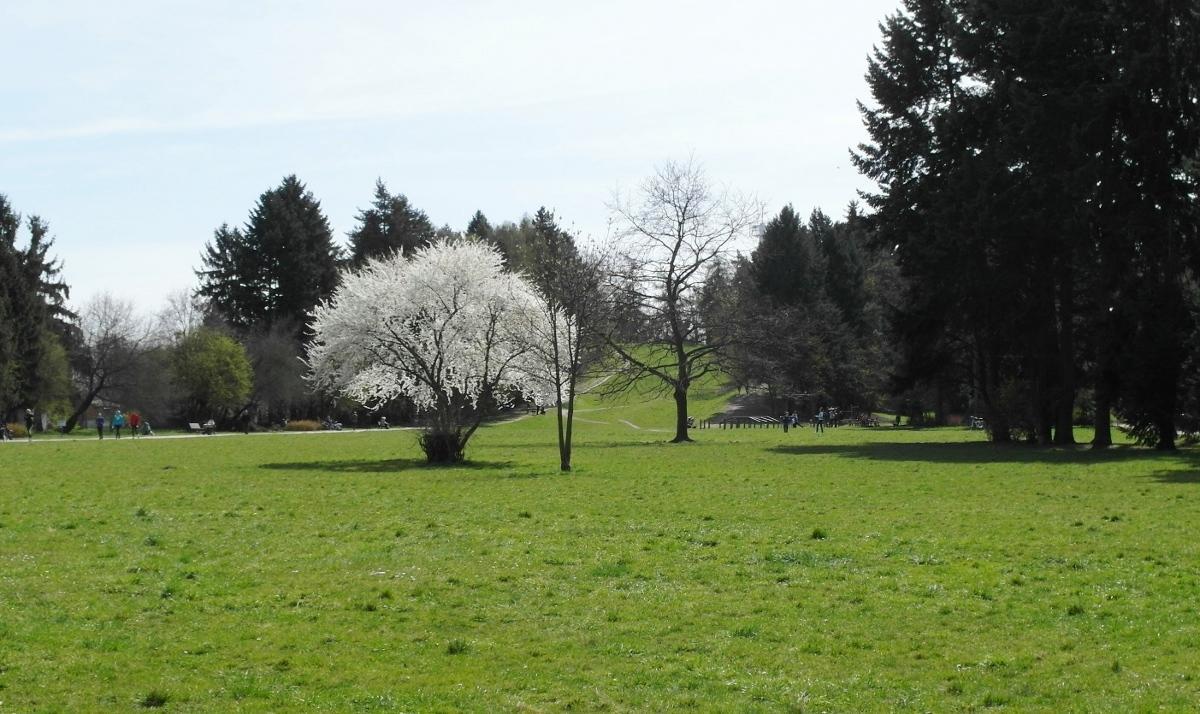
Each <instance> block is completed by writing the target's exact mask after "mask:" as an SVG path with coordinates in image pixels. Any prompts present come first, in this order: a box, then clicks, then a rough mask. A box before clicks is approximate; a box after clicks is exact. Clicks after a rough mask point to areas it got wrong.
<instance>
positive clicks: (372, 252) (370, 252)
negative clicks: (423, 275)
mask: <svg viewBox="0 0 1200 714" xmlns="http://www.w3.org/2000/svg"><path fill="white" fill-rule="evenodd" d="M433 235H434V229H433V224H432V223H430V222H429V217H428V216H426V215H425V213H424V212H423V211H420V210H418V209H416V208H414V207H412V206H411V205H410V204H409V202H408V199H407V198H405V197H404V195H403V194H397V195H394V196H393V195H392V194H390V193H388V190H387V186H385V185H384V183H383V179H379V180H377V181H376V182H375V198H374V200H373V201H372V203H371V207H370V208H367V209H364V210H361V211H359V214H358V226H356V227H355V229H354V230H353V231H351V232H350V263H351V265H352V266H355V267H357V266H361V265H363V264H364V263H366V262H367V261H368V260H370V259H371V258H381V257H384V256H387V255H390V254H391V253H393V252H399V253H401V254H403V255H410V254H411V253H412V252H413V251H414V250H416V249H418V248H421V247H423V246H426V245H428V244H429V243H430V242H432V241H433Z"/></svg>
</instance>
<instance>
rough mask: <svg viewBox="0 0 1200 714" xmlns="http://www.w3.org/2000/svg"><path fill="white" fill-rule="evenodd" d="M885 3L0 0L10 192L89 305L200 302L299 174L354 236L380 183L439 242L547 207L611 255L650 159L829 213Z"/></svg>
mask: <svg viewBox="0 0 1200 714" xmlns="http://www.w3.org/2000/svg"><path fill="white" fill-rule="evenodd" d="M898 5H899V0H840V1H839V2H836V3H831V2H825V1H823V0H822V1H818V0H804V1H798V0H790V1H788V0H780V1H777V2H765V1H756V0H743V1H741V2H736V3H734V2H728V0H725V1H722V2H707V1H696V2H681V1H675V2H666V1H654V0H641V1H636V0H631V1H627V0H609V1H607V2H603V3H574V2H561V0H557V1H555V2H542V1H540V0H531V1H524V0H508V1H506V2H489V1H474V0H471V1H467V0H462V1H456V0H445V1H443V2H437V3H429V2H420V3H418V2H412V1H411V0H409V1H393V2H383V1H378V2H356V1H353V0H340V1H338V2H304V1H302V0H301V1H297V0H289V1H288V2H281V1H274V0H259V1H256V2H244V1H243V0H238V1H236V2H226V1H224V0H208V1H207V2H200V1H196V2H169V1H162V0H156V1H154V2H136V1H126V2H121V1H120V0H118V1H117V2H114V3H96V2H91V1H90V0H88V1H86V2H76V1H63V2H53V3H47V2H44V1H43V0H4V2H3V3H0V27H3V28H5V31H4V42H3V43H0V66H4V67H5V68H6V71H5V78H4V91H3V99H2V101H0V194H4V195H6V196H7V197H8V199H9V201H10V202H11V203H12V204H13V205H14V207H15V208H16V209H17V210H18V211H20V212H21V213H23V214H25V215H31V214H36V215H40V216H42V217H43V218H44V219H46V220H47V221H48V222H49V224H50V227H51V232H52V234H53V235H54V236H55V239H56V242H55V250H56V252H57V254H58V255H59V257H60V258H61V259H62V262H63V264H64V274H65V277H66V279H67V282H68V283H69V284H70V285H71V286H72V294H71V297H72V302H73V303H74V304H76V305H79V304H81V303H83V302H85V301H86V300H88V299H89V298H90V297H92V296H93V295H96V294H98V293H100V292H103V291H108V292H111V293H113V294H115V295H118V296H120V297H124V298H128V299H131V300H134V301H135V302H136V303H137V304H138V305H139V307H140V309H142V310H143V311H145V312H147V313H151V312H154V311H156V310H157V309H159V308H160V307H161V305H162V303H163V302H164V301H165V297H166V296H167V295H168V294H171V293H174V292H177V291H180V290H187V289H190V288H193V287H195V284H196V279H195V275H194V273H193V270H194V269H195V268H197V267H199V265H200V255H201V252H202V251H203V249H204V245H205V243H206V242H207V241H209V240H210V239H211V237H212V232H213V230H214V229H215V228H216V227H217V226H219V225H221V224H222V223H226V222H228V223H230V224H242V223H244V222H245V220H246V217H247V215H248V213H249V211H250V209H251V208H252V207H253V205H254V203H255V201H256V200H257V198H258V197H259V195H260V194H261V193H262V192H263V191H265V190H267V189H269V188H271V187H273V186H276V185H278V184H279V182H280V180H281V179H282V178H283V177H284V176H286V175H288V174H293V173H294V174H296V175H298V176H299V177H300V179H301V180H302V181H304V182H305V184H306V185H307V186H308V188H309V189H310V190H311V191H312V192H313V194H314V195H315V196H316V198H317V199H318V200H320V202H321V205H322V207H323V209H324V211H325V214H326V215H327V216H328V218H329V221H330V224H331V226H332V228H333V230H334V234H335V238H336V240H338V241H339V242H341V243H345V242H346V233H347V232H348V231H350V230H351V229H353V227H354V225H355V216H356V215H357V213H358V211H359V210H360V209H361V208H363V207H365V206H367V205H368V204H369V203H370V200H371V196H372V192H373V189H374V184H375V180H376V179H377V178H381V179H383V181H384V182H385V183H386V184H387V186H388V188H389V189H390V190H392V191H393V192H395V193H403V194H404V195H406V196H407V197H408V198H409V200H410V202H411V203H412V204H413V205H415V206H416V207H418V208H420V209H422V210H424V211H425V212H426V213H427V214H428V215H429V216H430V218H431V220H433V222H434V223H435V224H437V225H443V224H448V225H450V226H451V227H452V228H455V229H457V230H461V229H463V228H464V227H465V226H466V224H467V222H468V221H469V219H470V217H471V215H472V214H473V213H474V212H475V211H476V210H482V211H483V212H484V213H485V214H486V215H487V216H488V218H489V220H491V221H492V222H493V223H497V222H501V221H505V220H517V219H519V218H520V217H521V216H522V215H523V214H527V213H528V214H532V213H533V212H534V211H536V210H537V208H538V207H539V206H546V207H548V208H551V209H553V210H554V211H555V212H556V214H557V215H558V217H559V218H560V220H561V222H562V223H564V224H566V225H568V226H570V227H572V228H574V229H575V230H576V231H577V232H579V233H580V234H581V235H583V236H584V237H585V238H586V237H589V236H590V237H593V238H603V237H604V235H605V233H606V231H607V225H608V219H609V209H608V207H607V206H608V204H609V203H611V201H612V199H613V196H614V192H616V191H629V190H632V189H634V188H636V186H637V185H638V183H639V182H640V181H641V180H642V179H643V178H644V177H646V176H648V175H649V174H651V173H652V172H653V170H654V167H655V166H656V165H657V164H660V163H662V162H663V161H665V160H687V159H688V158H689V157H693V158H694V159H695V160H696V161H698V162H699V163H701V164H702V165H703V166H704V168H705V171H706V174H707V176H708V178H709V179H710V180H711V181H712V182H713V183H714V184H717V185H719V186H726V187H729V188H732V189H734V190H737V191H742V192H745V193H748V194H753V195H755V196H757V197H758V198H759V199H760V200H761V201H762V202H763V203H764V206H765V208H766V212H767V217H768V218H769V216H770V214H771V213H773V212H777V211H778V210H779V209H780V208H781V207H782V206H783V205H785V204H788V203H791V204H792V205H794V206H795V207H796V208H797V209H798V210H800V211H802V212H804V213H807V212H808V211H810V210H812V209H813V208H814V207H820V208H822V209H823V210H824V211H825V212H826V213H829V214H830V215H833V216H840V215H842V214H844V211H845V208H846V206H847V204H848V203H849V202H850V201H851V200H853V199H855V197H856V192H857V191H859V190H865V189H869V188H871V186H870V183H869V182H868V181H867V180H866V179H864V178H863V177H861V176H860V175H858V174H857V172H856V171H855V169H854V168H853V166H852V165H851V163H850V161H849V150H850V148H851V147H853V146H855V145H856V144H858V143H860V142H862V141H864V140H865V139H866V133H865V130H864V129H863V126H862V121H861V117H860V116H859V113H858V110H857V107H856V101H860V100H861V101H867V100H869V93H868V90H867V87H866V83H865V81H864V79H863V75H864V73H865V71H866V63H867V56H868V54H869V53H870V52H871V49H872V47H873V45H874V44H876V43H877V42H878V40H879V29H878V24H879V22H881V21H882V20H883V19H884V18H885V17H886V16H887V15H889V14H892V13H894V12H895V11H896V8H897V6H898Z"/></svg>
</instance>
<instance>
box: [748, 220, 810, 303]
mask: <svg viewBox="0 0 1200 714" xmlns="http://www.w3.org/2000/svg"><path fill="white" fill-rule="evenodd" d="M819 251H820V249H819V247H818V246H817V245H816V243H815V241H814V240H813V234H812V232H811V231H809V229H808V228H807V227H806V226H805V225H804V224H803V223H802V222H801V220H800V216H799V215H798V214H797V213H796V211H795V209H793V208H792V207H791V205H787V206H784V207H783V209H782V210H781V211H780V212H779V215H778V216H776V217H774V218H772V219H771V220H770V221H769V222H768V223H767V225H766V228H765V229H764V230H763V234H762V238H761V239H760V240H759V243H758V246H757V247H756V248H755V249H754V253H753V254H752V256H751V258H750V270H751V272H752V273H753V275H754V279H755V282H756V283H757V286H758V290H759V292H760V293H762V294H763V295H765V296H767V297H769V298H771V299H772V300H774V301H775V302H776V303H778V304H780V305H797V304H802V303H805V302H811V301H813V300H816V299H818V298H819V297H820V296H821V294H822V291H823V287H822V285H821V281H822V279H823V265H822V261H823V259H822V256H821V255H820V252H819Z"/></svg>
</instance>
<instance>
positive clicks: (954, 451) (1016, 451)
mask: <svg viewBox="0 0 1200 714" xmlns="http://www.w3.org/2000/svg"><path fill="white" fill-rule="evenodd" d="M771 451H773V452H775V453H779V454H789V455H794V456H812V455H818V454H828V455H835V456H845V457H847V458H852V459H868V460H871V461H900V462H908V461H925V462H931V463H942V464H993V463H1043V464H1100V463H1113V462H1120V461H1148V462H1153V461H1163V460H1167V461H1171V460H1183V461H1185V462H1187V463H1189V464H1192V465H1196V466H1200V452H1197V451H1194V450H1191V449H1183V450H1180V451H1175V452H1159V451H1152V450H1149V449H1143V448H1138V447H1134V446H1115V447H1112V448H1109V449H1105V450H1103V451H1094V450H1092V449H1091V448H1090V447H1089V446H1087V445H1086V444H1080V445H1078V446H1058V447H1047V446H1029V445H1024V444H1003V445H1001V444H992V443H987V442H975V443H961V444H946V443H931V442H917V443H899V442H876V443H868V444H799V445H795V446H790V445H781V446H775V447H772V448H771ZM1164 473H1172V472H1164Z"/></svg>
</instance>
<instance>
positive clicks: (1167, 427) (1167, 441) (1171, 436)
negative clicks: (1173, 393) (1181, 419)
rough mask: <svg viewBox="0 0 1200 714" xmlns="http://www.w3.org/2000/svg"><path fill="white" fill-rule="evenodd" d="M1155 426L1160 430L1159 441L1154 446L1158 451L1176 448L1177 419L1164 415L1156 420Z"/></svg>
mask: <svg viewBox="0 0 1200 714" xmlns="http://www.w3.org/2000/svg"><path fill="white" fill-rule="evenodd" d="M1154 428H1155V429H1156V430H1157V431H1158V442H1157V443H1156V444H1155V445H1154V448H1155V449H1157V450H1158V451H1174V450H1175V436H1176V434H1175V419H1174V418H1173V417H1171V416H1170V415H1164V416H1162V417H1160V418H1158V419H1157V420H1155V424H1154Z"/></svg>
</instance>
